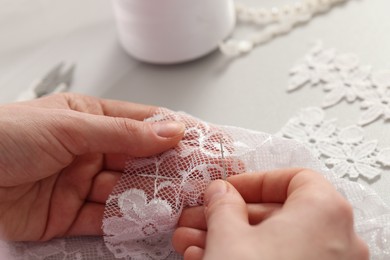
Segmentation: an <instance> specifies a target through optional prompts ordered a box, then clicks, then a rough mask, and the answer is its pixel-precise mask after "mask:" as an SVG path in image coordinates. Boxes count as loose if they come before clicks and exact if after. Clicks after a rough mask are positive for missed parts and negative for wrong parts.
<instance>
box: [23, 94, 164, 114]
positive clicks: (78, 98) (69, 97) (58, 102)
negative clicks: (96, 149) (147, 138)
mask: <svg viewBox="0 0 390 260" xmlns="http://www.w3.org/2000/svg"><path fill="white" fill-rule="evenodd" d="M18 105H28V106H32V107H40V108H43V107H45V108H57V109H58V108H70V109H72V110H75V111H78V112H83V113H89V114H94V115H106V116H112V117H123V118H131V119H134V120H144V119H145V118H148V117H151V116H152V115H154V114H155V113H156V111H157V109H158V107H155V106H149V105H143V104H136V103H130V102H125V101H119V100H111V99H101V98H97V97H93V96H87V95H81V94H76V93H58V94H53V95H49V96H44V97H41V98H38V99H35V100H31V101H26V102H19V103H18Z"/></svg>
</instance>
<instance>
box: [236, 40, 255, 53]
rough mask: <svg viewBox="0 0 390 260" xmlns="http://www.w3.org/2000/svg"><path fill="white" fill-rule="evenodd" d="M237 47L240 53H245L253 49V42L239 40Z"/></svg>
mask: <svg viewBox="0 0 390 260" xmlns="http://www.w3.org/2000/svg"><path fill="white" fill-rule="evenodd" d="M237 47H238V50H239V51H240V52H241V53H247V52H250V51H251V50H252V49H253V43H252V42H250V41H240V42H238V43H237Z"/></svg>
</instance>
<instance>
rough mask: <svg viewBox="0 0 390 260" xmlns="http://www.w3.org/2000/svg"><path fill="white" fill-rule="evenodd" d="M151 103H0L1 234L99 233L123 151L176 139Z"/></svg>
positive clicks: (66, 99) (74, 99) (70, 99)
mask: <svg viewBox="0 0 390 260" xmlns="http://www.w3.org/2000/svg"><path fill="white" fill-rule="evenodd" d="M156 109H157V108H156V107H152V106H145V105H139V104H132V103H127V102H120V101H113V100H103V99H98V98H93V97H87V96H82V95H75V94H59V95H54V96H50V97H46V98H42V99H37V100H34V101H29V102H21V103H14V104H9V105H2V106H0V172H1V178H0V231H1V232H0V233H2V236H3V237H5V238H6V239H8V240H14V241H40V240H41V241H42V240H49V239H52V238H56V237H64V236H79V235H102V230H101V225H102V218H103V213H104V205H105V201H106V199H107V197H108V195H109V194H110V192H111V191H112V189H113V187H114V185H115V183H116V182H117V180H118V179H119V177H120V174H121V172H122V171H123V168H124V163H125V160H126V158H127V157H128V156H137V157H140V156H150V155H154V154H157V153H160V152H163V151H165V150H167V149H169V148H171V147H174V146H176V145H177V143H178V142H179V141H180V140H181V138H182V137H183V134H184V130H185V129H184V125H183V124H181V123H178V122H167V123H146V122H142V120H143V119H144V118H147V117H150V116H151V115H152V114H154V112H155V111H156Z"/></svg>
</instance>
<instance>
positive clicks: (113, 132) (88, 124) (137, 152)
mask: <svg viewBox="0 0 390 260" xmlns="http://www.w3.org/2000/svg"><path fill="white" fill-rule="evenodd" d="M57 122H58V121H57ZM59 128H60V131H59V133H57V135H56V137H57V139H60V141H61V143H62V144H63V145H65V146H66V148H67V149H68V150H69V151H71V152H72V153H74V154H76V155H80V154H85V153H90V152H98V153H124V154H127V155H129V156H134V157H143V156H150V155H153V154H157V153H160V152H163V151H165V150H168V149H169V148H172V147H174V146H176V145H177V144H178V142H179V141H180V140H181V139H182V138H183V135H184V131H185V126H184V124H183V123H180V122H175V121H164V122H142V121H137V120H133V119H129V118H118V117H109V116H101V115H91V114H84V113H79V112H74V114H72V116H70V117H66V118H63V119H62V120H61V125H60V127H59Z"/></svg>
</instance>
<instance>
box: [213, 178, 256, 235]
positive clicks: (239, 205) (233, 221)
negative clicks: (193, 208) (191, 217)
mask: <svg viewBox="0 0 390 260" xmlns="http://www.w3.org/2000/svg"><path fill="white" fill-rule="evenodd" d="M205 205H206V208H205V216H206V221H207V230H208V239H210V240H209V241H210V243H213V241H218V240H219V239H220V238H221V237H236V236H237V235H238V232H240V231H241V230H242V229H243V228H244V227H246V226H248V225H249V223H248V212H247V207H246V204H245V201H244V200H243V199H242V197H241V196H240V194H239V193H238V192H237V190H236V189H235V188H234V187H233V186H232V185H231V184H230V183H228V182H226V181H222V180H216V181H213V182H211V184H210V185H209V186H208V187H207V189H206V192H205ZM225 241H226V240H225ZM217 243H218V242H217Z"/></svg>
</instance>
